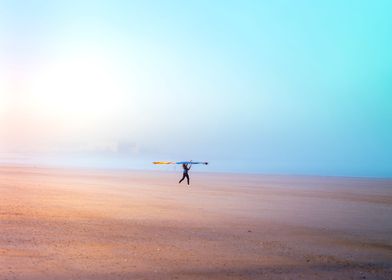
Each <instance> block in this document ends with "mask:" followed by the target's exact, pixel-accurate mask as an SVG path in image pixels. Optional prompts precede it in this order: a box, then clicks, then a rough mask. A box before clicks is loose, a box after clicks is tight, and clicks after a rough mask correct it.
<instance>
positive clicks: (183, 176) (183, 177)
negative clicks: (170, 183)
mask: <svg viewBox="0 0 392 280" xmlns="http://www.w3.org/2000/svg"><path fill="white" fill-rule="evenodd" d="M184 179H185V173H184V174H183V175H182V178H181V180H180V181H179V182H178V183H179V184H180V183H181V182H182V181H184Z"/></svg>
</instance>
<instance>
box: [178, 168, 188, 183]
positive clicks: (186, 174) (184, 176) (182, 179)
mask: <svg viewBox="0 0 392 280" xmlns="http://www.w3.org/2000/svg"><path fill="white" fill-rule="evenodd" d="M185 178H186V181H187V183H188V185H189V175H188V170H187V171H186V172H185V171H184V173H183V176H182V178H181V180H180V181H179V182H178V183H181V182H182V181H184V179H185Z"/></svg>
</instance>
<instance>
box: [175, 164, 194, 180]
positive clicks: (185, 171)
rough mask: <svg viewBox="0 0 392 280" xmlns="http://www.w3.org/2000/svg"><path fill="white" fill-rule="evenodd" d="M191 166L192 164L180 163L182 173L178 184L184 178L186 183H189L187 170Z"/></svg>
mask: <svg viewBox="0 0 392 280" xmlns="http://www.w3.org/2000/svg"><path fill="white" fill-rule="evenodd" d="M191 166H192V165H191V164H185V163H183V164H182V169H183V173H182V178H181V180H180V181H179V182H178V183H179V184H180V183H181V182H182V181H184V179H185V178H186V180H187V182H188V185H189V174H188V171H189V170H190V169H191Z"/></svg>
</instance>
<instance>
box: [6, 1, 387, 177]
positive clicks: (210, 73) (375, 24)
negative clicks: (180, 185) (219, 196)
mask: <svg viewBox="0 0 392 280" xmlns="http://www.w3.org/2000/svg"><path fill="white" fill-rule="evenodd" d="M391 11H392V2H391V1H39V0H37V1H0V141H1V142H0V155H1V159H0V161H1V162H13V163H22V164H23V163H27V164H32V163H34V164H53V165H75V166H86V167H90V166H91V167H109V168H152V165H151V163H150V162H151V161H153V160H189V159H193V160H203V161H210V163H211V164H210V165H209V166H207V167H198V170H206V171H229V172H260V173H280V174H313V175H337V176H341V175H343V176H379V177H390V176H392V163H391V161H392V160H391V159H392V148H391V144H392V51H391V50H392V31H391V26H392V17H391Z"/></svg>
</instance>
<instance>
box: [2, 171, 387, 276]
mask: <svg viewBox="0 0 392 280" xmlns="http://www.w3.org/2000/svg"><path fill="white" fill-rule="evenodd" d="M180 176H181V174H179V173H174V172H173V173H172V172H159V171H111V170H82V169H79V170H77V169H58V168H57V169H56V168H34V167H11V166H1V167H0V194H1V195H0V233H1V234H0V279H8V280H11V279H37V280H38V279H40V280H46V279H392V180H387V179H360V178H334V177H301V176H272V175H246V174H223V173H198V172H193V173H191V180H192V181H191V186H190V187H188V186H186V185H185V184H181V185H180V184H178V179H179V177H180Z"/></svg>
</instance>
